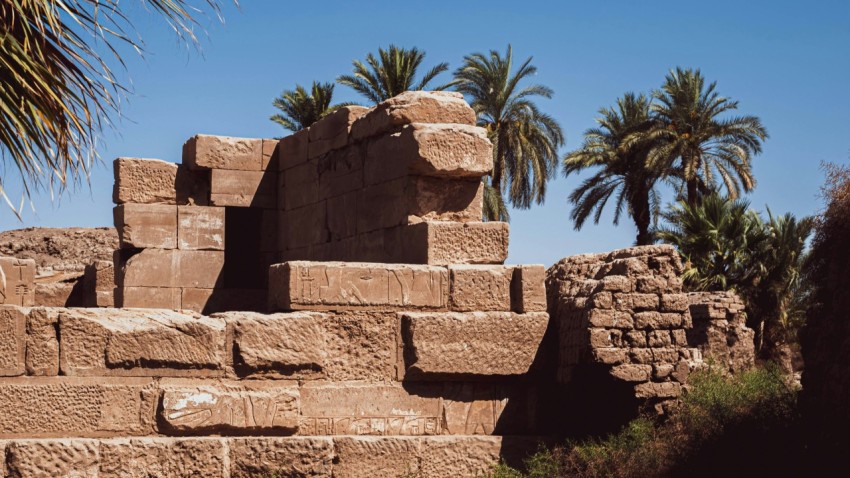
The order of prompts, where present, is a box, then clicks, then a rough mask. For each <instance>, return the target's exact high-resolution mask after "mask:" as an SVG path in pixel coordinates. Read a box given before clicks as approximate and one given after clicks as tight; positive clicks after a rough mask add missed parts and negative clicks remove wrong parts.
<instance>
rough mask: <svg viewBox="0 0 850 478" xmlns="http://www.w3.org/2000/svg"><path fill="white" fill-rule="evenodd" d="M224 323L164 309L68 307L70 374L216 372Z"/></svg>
mask: <svg viewBox="0 0 850 478" xmlns="http://www.w3.org/2000/svg"><path fill="white" fill-rule="evenodd" d="M224 329H225V326H224V321H223V320H221V319H216V318H212V317H203V316H197V315H187V314H181V313H177V312H169V311H164V310H145V309H138V310H122V309H66V310H64V311H62V312H61V313H60V314H59V337H60V349H59V350H60V357H59V366H60V369H61V370H62V373H63V374H65V375H87V376H115V375H125V376H165V377H167V376H216V375H222V374H223V369H224V335H225V330H224Z"/></svg>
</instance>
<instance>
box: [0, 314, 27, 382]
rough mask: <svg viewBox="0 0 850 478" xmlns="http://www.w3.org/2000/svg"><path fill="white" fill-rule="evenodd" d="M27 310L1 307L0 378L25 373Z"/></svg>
mask: <svg viewBox="0 0 850 478" xmlns="http://www.w3.org/2000/svg"><path fill="white" fill-rule="evenodd" d="M28 312H29V311H28V310H27V309H23V308H20V307H16V306H10V305H3V306H0V376H3V377H12V376H16V375H23V374H24V373H25V359H26V326H27V313H28Z"/></svg>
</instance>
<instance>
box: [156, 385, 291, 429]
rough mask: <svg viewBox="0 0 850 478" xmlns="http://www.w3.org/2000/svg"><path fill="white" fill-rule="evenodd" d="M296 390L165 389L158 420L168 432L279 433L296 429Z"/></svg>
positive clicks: (284, 388) (276, 388) (285, 388)
mask: <svg viewBox="0 0 850 478" xmlns="http://www.w3.org/2000/svg"><path fill="white" fill-rule="evenodd" d="M299 406H300V405H299V394H298V389H297V388H296V387H275V388H273V389H270V390H219V389H216V388H215V387H198V388H194V389H176V390H165V391H164V392H163V394H162V410H161V414H160V416H161V418H162V419H163V421H164V423H165V424H166V425H167V428H168V429H169V430H170V431H175V432H197V431H201V430H221V429H225V430H279V431H291V432H294V431H295V430H296V429H297V428H298V413H299Z"/></svg>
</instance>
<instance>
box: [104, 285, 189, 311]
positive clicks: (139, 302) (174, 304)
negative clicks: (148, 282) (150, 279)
mask: <svg viewBox="0 0 850 478" xmlns="http://www.w3.org/2000/svg"><path fill="white" fill-rule="evenodd" d="M180 295H181V291H180V289H178V288H175V287H122V288H120V289H115V306H116V307H124V308H133V309H170V310H179V309H181V308H182V306H181V298H180Z"/></svg>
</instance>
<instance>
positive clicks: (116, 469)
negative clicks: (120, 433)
mask: <svg viewBox="0 0 850 478" xmlns="http://www.w3.org/2000/svg"><path fill="white" fill-rule="evenodd" d="M224 443H225V442H224V440H221V439H217V438H192V439H171V438H131V439H127V438H121V439H111V440H102V441H101V443H100V468H99V474H98V475H97V476H98V478H150V477H172V476H173V477H184V476H185V477H190V476H191V477H204V478H207V477H209V478H225V477H228V476H229V473H228V472H227V471H226V467H225V466H226V465H225V464H226V463H227V460H228V456H227V449H226V447H225V445H224Z"/></svg>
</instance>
